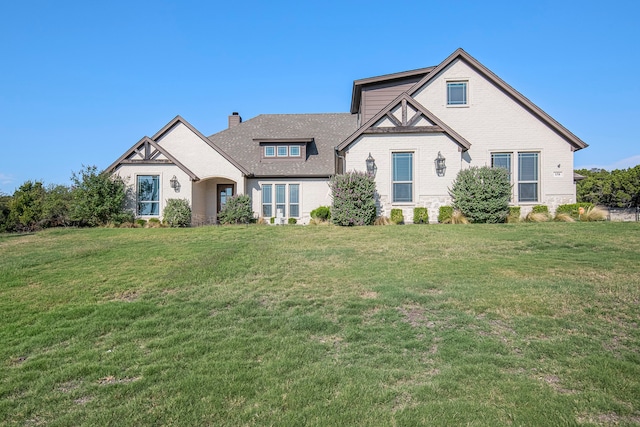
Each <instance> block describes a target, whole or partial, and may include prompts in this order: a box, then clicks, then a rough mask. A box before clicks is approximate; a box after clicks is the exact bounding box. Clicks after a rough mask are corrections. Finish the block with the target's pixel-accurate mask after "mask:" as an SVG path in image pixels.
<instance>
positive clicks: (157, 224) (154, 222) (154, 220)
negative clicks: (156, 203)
mask: <svg viewBox="0 0 640 427" xmlns="http://www.w3.org/2000/svg"><path fill="white" fill-rule="evenodd" d="M147 224H148V225H149V227H151V228H157V227H162V223H161V222H160V220H159V219H158V218H149V221H147Z"/></svg>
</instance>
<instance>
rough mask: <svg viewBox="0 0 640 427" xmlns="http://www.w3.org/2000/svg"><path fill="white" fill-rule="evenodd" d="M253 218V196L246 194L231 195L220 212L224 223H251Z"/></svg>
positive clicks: (221, 220) (219, 216)
mask: <svg viewBox="0 0 640 427" xmlns="http://www.w3.org/2000/svg"><path fill="white" fill-rule="evenodd" d="M253 219H254V217H253V209H251V198H250V197H249V196H248V195H246V194H240V195H237V196H232V197H229V198H228V199H227V202H226V204H225V205H224V207H223V208H222V209H221V210H220V213H219V214H218V220H219V221H220V222H221V223H222V224H249V223H250V222H253Z"/></svg>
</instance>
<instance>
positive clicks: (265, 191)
mask: <svg viewBox="0 0 640 427" xmlns="http://www.w3.org/2000/svg"><path fill="white" fill-rule="evenodd" d="M271 187H272V186H271V184H263V185H262V216H263V217H264V218H271V217H272V216H273V193H272V190H271Z"/></svg>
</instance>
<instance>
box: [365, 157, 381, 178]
mask: <svg viewBox="0 0 640 427" xmlns="http://www.w3.org/2000/svg"><path fill="white" fill-rule="evenodd" d="M366 163H367V174H368V175H369V176H372V177H374V178H375V176H376V171H377V170H378V167H377V166H376V160H375V159H374V158H373V157H371V153H369V157H367V160H366Z"/></svg>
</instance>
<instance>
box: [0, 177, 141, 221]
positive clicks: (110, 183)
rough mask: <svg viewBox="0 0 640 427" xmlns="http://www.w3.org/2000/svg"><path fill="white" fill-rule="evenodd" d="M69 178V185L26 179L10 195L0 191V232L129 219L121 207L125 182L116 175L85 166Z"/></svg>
mask: <svg viewBox="0 0 640 427" xmlns="http://www.w3.org/2000/svg"><path fill="white" fill-rule="evenodd" d="M71 182H72V185H71V186H70V187H69V186H65V185H48V186H45V184H44V183H43V182H41V181H26V182H25V183H23V184H22V185H21V186H20V187H19V188H18V189H17V190H16V191H15V192H14V193H13V195H3V194H0V232H2V231H10V232H25V231H35V230H39V229H43V228H49V227H64V226H90V227H94V226H101V225H106V224H109V223H115V224H119V223H122V222H126V221H133V214H132V213H131V212H127V211H125V209H124V206H125V201H126V198H127V186H126V185H125V183H124V182H123V181H122V179H121V178H120V177H112V176H110V175H108V174H104V173H100V172H98V170H97V168H96V167H95V166H85V167H84V168H83V169H82V170H81V171H80V172H77V173H75V172H74V173H73V174H72V176H71Z"/></svg>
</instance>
